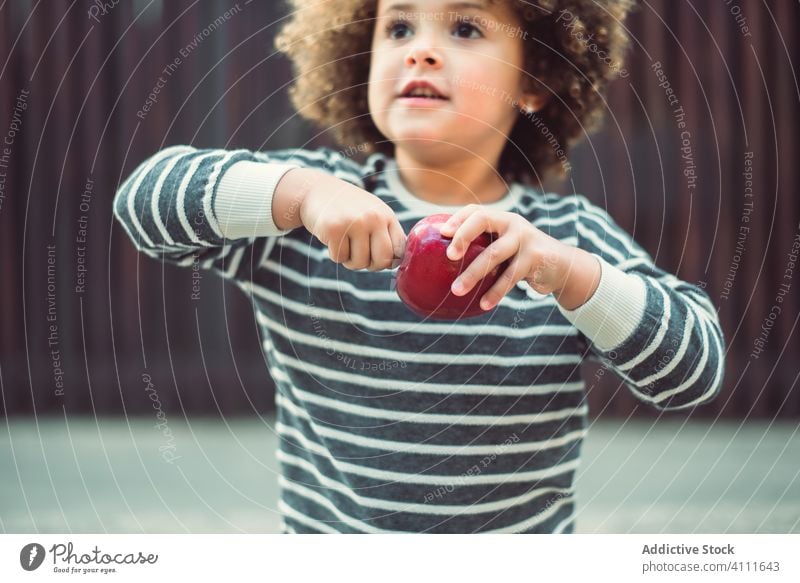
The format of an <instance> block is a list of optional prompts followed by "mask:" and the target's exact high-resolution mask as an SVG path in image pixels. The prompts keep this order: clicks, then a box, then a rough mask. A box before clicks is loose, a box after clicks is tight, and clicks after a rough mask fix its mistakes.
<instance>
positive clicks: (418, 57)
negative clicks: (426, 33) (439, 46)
mask: <svg viewBox="0 0 800 583" xmlns="http://www.w3.org/2000/svg"><path fill="white" fill-rule="evenodd" d="M405 63H406V66H407V67H414V66H415V65H420V66H423V67H428V68H431V69H439V68H440V67H441V66H442V57H441V55H440V54H439V51H438V50H436V49H434V48H433V47H431V46H430V45H425V46H422V45H420V44H417V45H416V46H413V47H411V48H410V49H409V51H408V54H407V55H406V59H405Z"/></svg>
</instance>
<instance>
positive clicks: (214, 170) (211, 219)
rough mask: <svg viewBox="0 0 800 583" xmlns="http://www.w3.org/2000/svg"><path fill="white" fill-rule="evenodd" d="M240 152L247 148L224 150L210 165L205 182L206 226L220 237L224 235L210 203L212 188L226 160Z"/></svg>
mask: <svg viewBox="0 0 800 583" xmlns="http://www.w3.org/2000/svg"><path fill="white" fill-rule="evenodd" d="M242 153H249V152H248V151H247V150H234V151H232V152H226V153H225V155H224V156H223V157H222V158H220V159H219V160H218V161H217V162H215V163H214V164H213V165H212V167H211V173H210V174H209V175H208V181H207V182H206V188H205V194H204V196H203V212H204V213H205V216H206V220H207V221H208V226H209V227H211V230H212V231H214V234H215V235H216V236H217V237H219V238H221V239H222V238H224V235H223V234H222V229H221V228H220V226H219V223H218V222H217V217H216V216H215V215H214V209H213V208H212V205H211V198H212V196H213V194H214V188H215V187H216V185H217V177H218V176H219V174H220V172H222V167H223V166H224V165H225V163H226V162H228V160H230V159H231V158H233V157H234V156H236V155H238V154H242Z"/></svg>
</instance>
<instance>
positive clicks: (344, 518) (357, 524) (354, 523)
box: [278, 476, 392, 534]
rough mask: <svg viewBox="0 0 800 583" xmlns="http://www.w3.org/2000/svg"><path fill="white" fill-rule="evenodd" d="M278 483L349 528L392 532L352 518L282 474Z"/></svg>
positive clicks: (318, 494)
mask: <svg viewBox="0 0 800 583" xmlns="http://www.w3.org/2000/svg"><path fill="white" fill-rule="evenodd" d="M278 484H279V485H280V487H281V488H283V489H284V490H287V491H289V492H292V493H294V494H296V495H297V496H300V497H301V498H305V499H307V500H311V501H312V502H314V503H315V504H317V505H319V506H322V507H323V508H326V509H328V510H329V511H330V512H331V513H333V515H334V516H336V517H337V518H338V519H339V521H340V522H343V523H344V524H346V525H347V526H349V527H351V528H355V529H356V530H358V531H361V532H367V533H370V534H385V533H390V532H392V531H391V530H384V529H382V528H376V527H374V526H372V525H371V524H367V523H366V522H363V521H361V520H356V519H355V518H352V517H351V516H349V515H347V514H345V513H344V512H342V511H341V510H339V509H338V508H336V505H335V504H334V503H333V502H331V501H330V500H328V499H327V498H325V496H323V495H322V494H320V493H319V492H315V491H314V490H311V489H310V488H306V487H305V486H301V485H300V484H298V483H297V482H292V481H290V480H287V479H286V478H284V477H283V476H278Z"/></svg>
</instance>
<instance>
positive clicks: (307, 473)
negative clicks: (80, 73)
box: [115, 0, 724, 533]
mask: <svg viewBox="0 0 800 583" xmlns="http://www.w3.org/2000/svg"><path fill="white" fill-rule="evenodd" d="M305 4H306V3H304V2H301V1H300V0H295V5H296V8H297V12H296V13H294V14H293V15H292V17H291V20H290V21H289V23H288V24H287V25H286V26H285V28H284V29H283V31H282V34H281V35H280V36H279V38H278V47H279V48H280V49H281V50H282V51H284V52H285V53H287V54H288V55H289V56H290V57H291V58H292V59H293V61H294V64H295V66H296V69H297V79H296V82H295V85H294V87H293V88H292V98H293V100H294V104H295V106H296V107H297V109H298V111H299V112H300V113H301V114H302V115H304V116H305V117H307V118H309V119H311V120H314V121H316V122H318V123H319V124H320V125H321V126H322V127H324V128H329V129H331V130H332V131H333V132H334V134H335V136H336V138H337V140H338V142H339V143H340V144H341V146H342V147H343V148H344V149H345V153H347V152H349V151H362V150H368V151H369V156H368V159H367V160H366V162H365V163H363V164H359V163H357V162H355V161H353V160H351V159H348V157H347V156H346V155H343V153H342V152H337V151H335V150H332V149H328V148H320V149H316V150H308V149H297V150H295V149H291V150H281V151H271V152H249V151H243V150H236V151H222V150H197V149H195V148H192V147H188V146H177V147H171V148H167V149H165V150H163V151H162V152H160V153H158V154H156V155H155V156H153V157H152V158H150V159H149V160H147V161H145V162H144V163H143V164H141V165H140V166H139V167H138V168H137V169H136V170H135V171H134V172H133V173H132V174H131V176H130V177H129V178H128V179H127V180H126V181H125V183H124V184H122V186H121V187H120V189H119V192H118V193H117V197H116V200H115V214H116V216H117V218H118V219H119V220H120V221H121V222H122V224H123V226H124V227H125V229H126V230H127V232H128V234H129V235H130V237H131V238H132V240H133V242H134V243H135V245H136V247H137V248H138V249H140V250H141V251H143V252H144V253H147V254H148V255H150V256H152V257H154V258H157V259H162V260H166V261H169V262H173V263H177V264H179V265H184V266H190V265H193V264H196V263H197V262H199V263H200V264H201V265H202V266H203V267H205V268H208V269H213V270H216V271H217V272H219V273H220V274H221V275H222V276H223V277H226V278H229V279H230V280H232V281H233V282H235V283H236V284H237V285H238V286H239V287H240V288H241V289H242V290H244V291H245V292H246V293H247V294H249V296H250V297H251V298H252V301H253V304H254V307H255V315H256V318H257V320H258V323H259V325H260V327H261V330H262V331H263V347H264V351H265V355H266V358H267V362H268V364H269V370H270V373H271V374H272V377H273V378H274V380H275V383H276V386H277V396H276V404H277V411H278V417H277V424H276V428H275V429H276V431H277V433H278V435H279V436H280V448H279V453H278V456H279V460H280V462H281V473H282V475H281V477H280V486H281V501H280V510H281V514H282V517H283V520H284V524H285V528H284V531H285V532H397V531H402V532H459V533H471V532H529V533H534V532H536V533H566V532H572V531H573V530H574V523H575V520H574V517H575V491H574V484H573V479H574V475H575V470H576V467H577V466H578V463H579V460H580V448H581V443H582V439H583V437H584V435H585V432H586V428H587V406H586V399H585V387H584V383H583V382H582V380H581V377H580V371H579V366H580V363H581V361H582V360H583V359H584V358H585V357H587V356H589V355H590V354H591V355H593V356H594V357H597V358H599V359H600V360H602V361H603V362H604V363H605V364H606V365H607V366H608V367H609V368H611V369H612V370H613V371H614V372H616V373H617V374H618V375H619V376H620V377H621V378H622V379H624V381H625V382H626V384H627V385H628V387H629V388H630V390H631V391H633V393H634V394H635V395H636V396H637V397H638V398H639V399H641V400H642V401H643V402H644V403H647V404H649V405H650V406H652V407H654V408H656V409H659V410H667V409H672V410H678V409H682V410H688V409H691V408H693V407H695V406H697V405H699V404H701V403H706V402H708V401H709V400H711V399H713V398H714V397H715V396H716V395H717V393H718V392H719V389H720V385H721V383H722V376H723V372H722V371H723V346H724V341H723V335H722V332H721V330H720V326H719V322H718V319H717V314H716V311H715V310H714V307H713V306H712V304H711V302H710V301H709V298H708V297H707V296H706V294H705V293H704V292H703V291H702V290H701V289H699V288H697V287H695V286H693V285H690V284H688V283H685V282H683V281H681V280H679V279H677V278H676V277H674V276H673V275H671V274H669V273H666V272H665V271H663V270H661V269H660V268H658V267H657V266H656V265H654V263H653V261H652V259H651V257H650V256H649V255H648V254H647V253H646V252H645V251H644V250H643V249H642V248H641V247H640V246H638V245H637V244H636V243H635V242H634V241H633V240H632V239H631V237H630V236H629V235H628V234H627V233H626V232H625V231H623V230H622V229H621V228H620V227H619V226H617V225H616V224H615V223H614V221H613V220H612V219H611V217H609V215H608V214H607V213H606V212H604V211H603V210H602V209H600V208H598V207H596V206H594V205H592V204H591V203H590V202H589V201H588V200H587V199H586V198H585V197H583V196H580V195H573V196H568V197H563V198H562V197H559V196H556V195H552V194H545V193H543V192H542V191H541V190H540V189H539V188H536V187H535V186H534V185H539V184H540V183H541V182H540V178H541V177H542V176H543V175H544V174H545V173H547V172H550V171H561V172H562V173H563V170H564V167H565V164H566V155H565V152H566V151H567V147H568V145H570V144H572V143H573V142H574V141H576V139H578V138H579V137H580V136H581V135H582V134H584V133H585V132H586V130H587V128H592V127H594V126H595V125H596V121H597V120H598V118H599V116H600V115H601V113H602V104H603V98H602V92H603V91H604V90H605V87H606V85H607V83H608V81H610V80H611V79H612V78H613V77H614V76H615V75H617V74H618V73H619V71H620V69H619V66H620V64H621V57H622V53H623V51H624V49H625V46H626V43H627V37H626V35H625V32H624V28H623V26H622V20H623V19H624V17H625V13H626V11H627V10H628V8H629V5H628V2H627V1H626V0H605V1H603V2H596V1H595V0H585V1H582V0H569V1H564V2H558V1H556V0H552V1H545V0H540V1H539V2H538V3H531V2H521V1H520V2H517V1H514V0H496V1H483V2H475V1H472V2H455V3H453V2H446V1H442V0H425V1H424V2H423V1H421V0H417V1H416V2H408V1H406V0H402V3H401V2H398V0H379V1H371V2H369V1H363V0H336V1H327V2H319V3H314V4H313V6H310V7H308V8H305V7H303V6H304V5H305ZM441 212H446V213H451V214H452V215H453V217H452V219H451V220H450V221H448V222H447V223H446V225H444V227H443V228H442V233H443V234H444V235H445V236H447V237H451V238H452V242H451V244H450V246H449V248H448V255H449V257H450V258H451V259H453V260H459V259H460V258H461V257H462V255H463V253H464V251H465V249H466V248H467V246H468V245H469V243H470V241H472V240H473V239H475V238H476V237H477V236H478V235H479V234H481V233H482V232H484V231H488V232H492V233H494V234H495V235H496V237H495V241H494V243H493V244H492V245H491V246H490V247H489V248H488V249H487V250H486V251H485V252H484V253H483V254H482V255H481V256H480V257H478V258H477V259H476V260H475V261H474V262H473V263H472V264H471V265H470V266H469V267H468V269H467V270H466V272H465V273H464V274H463V276H461V277H460V278H459V280H458V281H457V282H455V283H454V285H453V288H452V293H453V294H456V295H462V294H466V293H469V291H470V290H471V289H472V288H473V287H474V286H475V285H476V283H477V282H478V281H479V280H480V279H481V277H482V276H483V274H485V273H487V272H489V271H490V270H491V269H492V268H493V267H495V266H497V265H499V264H500V263H502V262H504V261H508V267H507V269H506V270H505V271H504V272H503V275H502V276H501V277H500V279H499V280H498V282H497V284H496V285H495V286H494V287H493V288H492V289H491V290H490V291H489V292H488V293H487V294H486V295H485V297H484V298H483V300H482V307H483V308H484V309H485V310H486V312H485V313H484V314H483V315H480V316H478V317H476V318H471V319H465V320H460V321H455V322H442V321H432V320H426V319H423V318H420V317H418V316H416V315H415V314H414V313H413V312H411V311H409V310H408V309H407V308H406V307H405V306H404V305H403V304H402V303H401V302H400V300H399V299H398V296H397V294H396V292H395V291H394V288H393V275H394V271H393V269H392V267H396V265H397V260H398V258H400V257H402V255H403V252H404V245H405V239H406V233H407V232H408V231H409V229H410V228H411V227H412V226H413V225H414V224H415V223H416V222H417V221H418V220H420V219H421V218H423V217H425V216H427V215H430V214H434V213H441ZM419 283H420V285H424V283H425V282H419Z"/></svg>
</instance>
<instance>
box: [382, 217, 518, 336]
mask: <svg viewBox="0 0 800 583" xmlns="http://www.w3.org/2000/svg"><path fill="white" fill-rule="evenodd" d="M451 216H452V215H448V214H438V215H431V216H429V217H426V218H424V219H422V220H421V221H419V222H418V223H417V224H416V225H414V227H413V228H412V229H411V232H410V233H409V234H408V239H407V240H406V251H405V254H404V255H403V260H402V262H401V263H400V266H399V267H398V268H397V295H399V296H400V299H401V300H403V303H405V304H406V306H408V307H409V308H410V309H411V310H412V311H413V312H415V313H416V314H418V315H420V316H423V317H425V318H431V319H434V320H458V319H461V318H471V317H473V316H480V315H482V314H486V313H487V310H484V309H482V308H481V307H480V301H481V298H483V295H484V294H485V293H486V292H487V291H489V289H490V288H491V287H492V285H494V283H495V282H496V281H497V278H498V277H500V274H501V273H503V271H504V270H505V268H506V267H507V263H506V262H503V263H502V264H500V265H498V266H497V267H495V268H494V269H493V270H492V271H491V272H490V273H489V274H488V275H487V276H486V277H485V278H483V279H482V280H481V281H480V282H478V284H476V285H475V287H473V288H472V289H471V290H470V291H469V293H467V294H466V295H463V296H457V295H454V294H453V293H452V292H451V291H450V286H451V285H452V284H453V282H454V281H455V279H456V278H457V277H458V276H459V275H461V273H463V272H464V271H465V270H466V268H467V267H469V264H470V263H472V261H473V260H474V259H475V258H476V257H477V256H478V255H480V254H481V252H482V251H483V250H484V249H486V247H488V246H489V245H490V244H491V243H492V241H493V240H494V237H493V236H492V235H491V234H489V233H483V234H482V235H480V236H479V237H478V238H477V239H475V240H474V241H472V243H470V245H469V248H468V249H467V251H466V253H465V254H464V256H463V257H462V258H461V259H459V260H458V261H452V260H451V259H449V258H448V257H447V246H448V245H449V244H450V241H452V239H451V238H449V237H444V236H442V234H441V233H440V232H439V229H440V228H441V226H442V225H443V224H444V223H446V222H447V219H449V218H450V217H451Z"/></svg>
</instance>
